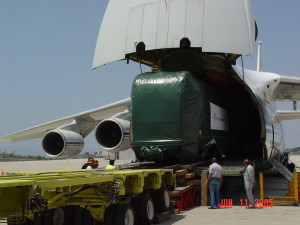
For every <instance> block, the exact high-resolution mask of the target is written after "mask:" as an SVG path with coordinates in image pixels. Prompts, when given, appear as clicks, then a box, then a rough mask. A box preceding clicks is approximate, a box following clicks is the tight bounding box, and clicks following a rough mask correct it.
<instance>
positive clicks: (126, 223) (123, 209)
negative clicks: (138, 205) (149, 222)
mask: <svg viewBox="0 0 300 225" xmlns="http://www.w3.org/2000/svg"><path fill="white" fill-rule="evenodd" d="M114 224H116V225H134V224H135V216H134V210H133V207H132V205H130V204H128V205H127V204H126V205H119V206H118V208H117V210H116V213H115V223H114Z"/></svg>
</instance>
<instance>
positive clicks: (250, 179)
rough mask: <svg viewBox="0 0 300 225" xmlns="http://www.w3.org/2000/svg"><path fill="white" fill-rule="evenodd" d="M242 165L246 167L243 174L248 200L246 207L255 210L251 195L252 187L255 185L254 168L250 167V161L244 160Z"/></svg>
mask: <svg viewBox="0 0 300 225" xmlns="http://www.w3.org/2000/svg"><path fill="white" fill-rule="evenodd" d="M244 165H245V166H246V168H245V172H244V183H245V189H246V194H247V198H248V200H249V205H248V207H249V208H255V205H254V199H253V194H252V189H253V186H255V185H256V182H255V172H254V168H253V167H252V166H251V165H250V161H249V160H248V159H245V160H244Z"/></svg>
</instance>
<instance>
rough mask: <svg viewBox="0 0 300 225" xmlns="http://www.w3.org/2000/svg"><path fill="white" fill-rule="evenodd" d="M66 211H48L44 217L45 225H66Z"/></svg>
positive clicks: (58, 209)
mask: <svg viewBox="0 0 300 225" xmlns="http://www.w3.org/2000/svg"><path fill="white" fill-rule="evenodd" d="M64 223H65V211H64V209H63V208H56V209H52V210H48V211H47V212H46V214H45V216H44V225H64Z"/></svg>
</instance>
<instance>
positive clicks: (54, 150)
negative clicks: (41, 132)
mask: <svg viewBox="0 0 300 225" xmlns="http://www.w3.org/2000/svg"><path fill="white" fill-rule="evenodd" d="M42 146H43V149H44V150H45V152H46V153H47V155H49V156H50V157H54V158H66V157H71V156H74V155H78V154H80V152H81V151H82V149H83V147H84V140H83V137H82V136H81V135H80V134H78V133H76V132H74V131H70V130H62V129H56V130H51V131H49V132H47V133H46V134H45V136H44V138H43V141H42Z"/></svg>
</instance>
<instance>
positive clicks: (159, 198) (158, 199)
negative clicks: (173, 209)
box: [152, 187, 171, 212]
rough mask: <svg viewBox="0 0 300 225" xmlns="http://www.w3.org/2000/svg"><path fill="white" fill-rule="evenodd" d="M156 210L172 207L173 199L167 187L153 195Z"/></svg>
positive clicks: (161, 210)
mask: <svg viewBox="0 0 300 225" xmlns="http://www.w3.org/2000/svg"><path fill="white" fill-rule="evenodd" d="M152 197H153V202H154V208H155V211H156V212H166V211H168V210H169V209H170V205H171V200H170V196H169V193H168V191H167V189H166V188H165V187H162V188H160V189H158V190H157V191H155V192H154V193H153V195H152Z"/></svg>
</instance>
